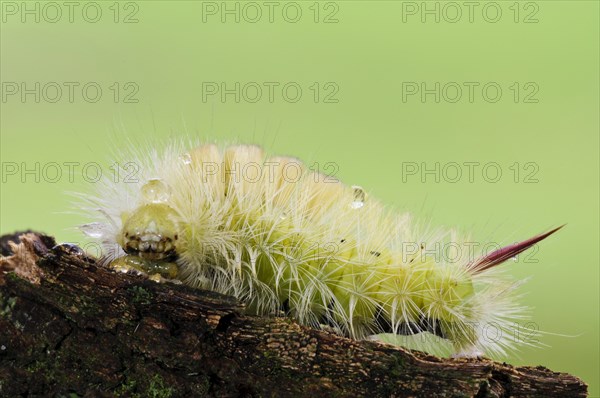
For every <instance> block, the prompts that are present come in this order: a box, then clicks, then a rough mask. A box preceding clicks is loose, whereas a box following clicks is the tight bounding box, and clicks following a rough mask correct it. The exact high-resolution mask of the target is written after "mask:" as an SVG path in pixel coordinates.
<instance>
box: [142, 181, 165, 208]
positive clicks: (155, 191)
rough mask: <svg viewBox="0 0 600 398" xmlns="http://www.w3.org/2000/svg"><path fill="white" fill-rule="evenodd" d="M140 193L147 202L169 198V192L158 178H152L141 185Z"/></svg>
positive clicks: (158, 201)
mask: <svg viewBox="0 0 600 398" xmlns="http://www.w3.org/2000/svg"><path fill="white" fill-rule="evenodd" d="M142 195H143V197H144V199H146V200H147V201H149V202H152V203H164V202H166V201H167V200H169V197H170V196H171V192H170V190H169V187H168V186H167V184H165V183H164V182H163V181H162V180H161V179H160V178H152V179H150V180H148V182H147V183H146V184H144V186H143V187H142Z"/></svg>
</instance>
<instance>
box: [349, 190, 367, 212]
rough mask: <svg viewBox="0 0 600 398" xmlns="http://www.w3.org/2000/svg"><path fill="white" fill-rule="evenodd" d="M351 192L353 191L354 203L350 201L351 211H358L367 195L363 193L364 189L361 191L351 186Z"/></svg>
mask: <svg viewBox="0 0 600 398" xmlns="http://www.w3.org/2000/svg"><path fill="white" fill-rule="evenodd" d="M352 190H353V191H354V201H352V203H351V204H350V207H352V208H353V209H360V208H361V207H363V206H364V205H365V200H366V198H367V194H366V192H365V191H364V189H362V187H359V186H358V185H353V186H352Z"/></svg>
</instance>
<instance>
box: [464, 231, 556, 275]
mask: <svg viewBox="0 0 600 398" xmlns="http://www.w3.org/2000/svg"><path fill="white" fill-rule="evenodd" d="M562 227H564V225H561V226H560V227H558V228H554V229H553V230H552V231H549V232H546V233H544V234H541V235H537V236H534V237H533V238H529V239H527V240H524V241H523V242H519V243H515V244H512V245H508V246H505V247H503V248H501V249H498V250H495V251H493V252H491V253H489V254H488V255H486V256H484V257H481V258H480V259H477V260H475V261H474V262H472V263H471V264H469V265H468V266H467V267H468V268H469V269H470V270H471V271H472V272H473V273H475V274H476V273H479V272H483V271H485V270H486V269H490V268H492V267H494V266H496V265H498V264H502V263H503V262H505V261H506V260H508V259H509V258H511V257H514V256H516V255H517V254H519V253H521V252H524V251H525V250H527V249H529V248H530V247H531V246H533V245H535V244H536V243H538V242H540V241H542V240H544V239H546V238H547V237H549V236H550V235H552V234H553V233H555V232H556V231H558V230H559V229H561V228H562Z"/></svg>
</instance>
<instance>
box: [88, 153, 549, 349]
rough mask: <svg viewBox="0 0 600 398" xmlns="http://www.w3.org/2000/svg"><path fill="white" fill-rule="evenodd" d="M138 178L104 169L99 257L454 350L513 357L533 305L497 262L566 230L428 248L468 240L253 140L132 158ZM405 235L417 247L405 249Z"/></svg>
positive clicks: (256, 302)
mask: <svg viewBox="0 0 600 398" xmlns="http://www.w3.org/2000/svg"><path fill="white" fill-rule="evenodd" d="M128 160H132V161H133V164H136V165H138V166H139V167H140V169H139V170H140V174H139V175H138V176H137V177H138V178H137V179H136V180H135V181H131V180H128V181H113V180H112V179H110V178H106V179H104V180H103V181H102V183H101V184H100V185H99V189H98V190H97V192H96V194H95V195H93V196H88V195H83V197H84V198H85V200H86V201H87V205H86V206H87V209H88V210H93V211H97V210H99V212H96V214H99V215H100V217H101V218H102V220H101V221H100V222H94V223H90V224H86V225H83V226H82V229H83V231H84V232H85V233H86V234H87V235H89V236H91V237H93V238H95V239H97V240H98V241H99V242H101V244H102V245H103V248H104V253H105V256H104V260H105V261H106V263H107V264H110V265H111V266H112V267H114V268H117V269H120V270H125V271H126V270H129V269H136V270H140V271H144V272H147V273H149V274H153V275H162V276H163V277H166V278H170V279H179V280H181V281H182V282H183V283H185V284H188V285H190V286H193V287H197V288H203V289H210V290H214V291H218V292H221V293H224V294H228V295H233V296H235V297H237V298H239V299H241V300H242V301H244V302H245V303H246V304H247V307H248V310H249V311H251V312H253V313H256V314H277V313H279V312H280V311H281V310H284V311H285V312H286V313H287V314H289V315H291V316H293V317H294V318H296V319H297V320H298V321H299V322H300V323H302V324H305V325H309V326H313V327H318V326H320V325H327V326H328V327H330V328H332V329H333V330H335V331H336V332H337V333H340V334H342V335H346V336H350V337H353V338H364V337H367V336H370V335H374V334H379V333H396V334H416V333H420V332H430V333H433V334H435V335H438V336H440V337H442V338H444V339H447V340H449V341H450V342H451V343H452V345H453V347H454V350H455V353H456V354H457V355H464V356H473V355H481V354H483V353H486V354H489V355H494V354H505V351H506V349H509V348H512V345H513V344H514V342H513V341H511V340H510V339H509V338H508V337H507V336H508V334H505V335H504V336H505V337H503V338H500V339H496V340H489V339H484V338H483V336H482V334H483V327H484V326H485V325H487V324H489V323H492V322H493V323H494V324H495V325H497V327H499V328H500V329H501V330H505V331H506V330H510V329H511V327H513V326H512V322H513V321H514V320H516V319H521V317H522V316H523V310H524V308H523V307H522V306H520V305H519V304H518V303H517V298H518V297H517V294H516V293H515V289H516V287H517V286H518V285H519V282H512V281H510V280H506V279H505V278H503V277H502V275H500V274H499V273H498V272H497V269H496V268H495V266H496V265H498V264H500V263H502V262H504V261H505V260H507V259H509V258H511V257H513V256H515V255H517V254H519V253H521V252H522V251H524V250H526V249H527V248H529V247H531V246H532V245H534V244H535V243H537V242H539V241H541V240H542V239H544V238H546V237H547V236H549V235H550V234H552V233H553V232H555V231H556V230H557V229H558V228H557V229H554V230H552V231H550V232H547V233H545V234H542V235H538V236H536V237H533V238H531V239H528V240H526V241H523V242H521V243H517V244H513V245H510V246H506V247H504V248H501V249H498V250H495V251H493V252H491V253H489V254H483V255H481V257H479V258H459V259H456V260H455V261H447V260H446V259H443V258H442V259H439V258H437V259H435V261H434V259H432V258H428V257H427V256H423V255H422V252H423V251H424V250H425V247H426V245H431V244H432V243H437V242H461V241H464V240H461V239H460V238H459V237H458V234H457V233H456V231H453V230H450V231H446V232H444V231H441V232H426V231H419V228H418V226H417V225H415V224H414V223H413V222H412V221H411V218H410V217H409V216H407V215H397V214H395V213H394V212H393V211H390V210H388V209H386V208H385V207H384V206H383V205H382V204H380V203H379V202H377V201H376V200H374V199H371V198H367V195H366V193H365V191H364V190H363V189H362V188H360V187H356V186H354V187H349V186H346V185H344V184H342V183H341V182H340V181H338V180H336V179H335V178H331V177H328V176H326V175H323V174H321V173H318V172H314V171H311V170H309V169H308V168H307V167H306V166H305V165H304V164H303V163H302V162H301V161H299V160H298V159H295V158H291V157H266V156H265V154H264V153H263V150H262V149H261V148H260V147H258V146H254V145H235V146H228V147H226V148H224V149H223V150H221V149H219V148H218V147H217V146H216V145H213V144H206V145H201V146H196V147H191V149H190V148H185V147H184V145H183V144H181V143H172V144H170V145H168V146H167V147H166V148H165V149H164V150H162V151H157V150H152V151H149V152H147V153H138V154H135V155H133V158H131V157H130V158H128ZM407 242H416V243H418V245H419V246H418V247H419V250H417V251H416V252H415V251H412V250H411V251H409V250H407V245H406V243H407Z"/></svg>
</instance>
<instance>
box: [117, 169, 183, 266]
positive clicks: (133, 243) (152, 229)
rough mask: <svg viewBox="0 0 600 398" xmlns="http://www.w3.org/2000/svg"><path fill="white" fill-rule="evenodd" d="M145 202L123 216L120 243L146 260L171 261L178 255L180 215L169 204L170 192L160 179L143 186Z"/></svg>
mask: <svg viewBox="0 0 600 398" xmlns="http://www.w3.org/2000/svg"><path fill="white" fill-rule="evenodd" d="M142 196H143V198H144V201H143V202H142V204H141V205H140V206H138V207H137V208H136V209H135V210H133V211H132V212H128V213H125V214H123V215H122V219H123V227H122V228H121V231H120V234H119V236H118V237H117V240H118V242H119V244H120V245H121V247H122V248H123V250H124V251H125V252H126V253H127V254H129V255H134V256H138V257H140V258H142V259H145V260H152V261H160V260H165V261H166V260H172V259H174V258H175V257H176V256H177V240H178V238H179V236H178V225H177V221H176V220H177V213H176V212H175V210H174V209H173V208H172V207H171V206H169V205H168V204H167V203H166V202H167V200H168V198H169V189H168V187H167V186H166V185H165V184H164V183H163V182H162V181H161V180H160V179H151V180H149V181H148V182H147V183H146V184H145V185H144V186H143V187H142Z"/></svg>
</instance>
